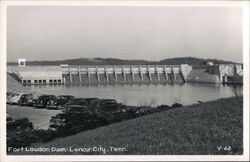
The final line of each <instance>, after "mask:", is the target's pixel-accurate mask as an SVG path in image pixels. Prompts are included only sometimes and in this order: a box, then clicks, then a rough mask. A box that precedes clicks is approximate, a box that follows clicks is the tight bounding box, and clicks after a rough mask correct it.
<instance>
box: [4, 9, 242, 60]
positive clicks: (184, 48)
mask: <svg viewBox="0 0 250 162" xmlns="http://www.w3.org/2000/svg"><path fill="white" fill-rule="evenodd" d="M242 55H243V54H242V10H241V8H238V7H153V6H151V7H135V6H133V7H131V6H130V7H128V6H127V7H126V6H115V7H112V6H9V7H8V9H7V61H9V62H10V61H17V59H18V58H25V59H26V60H27V61H34V60H63V59H72V58H95V57H101V58H119V59H143V60H148V61H159V60H162V59H166V58H173V57H189V56H190V57H198V58H216V59H223V60H228V61H236V62H242Z"/></svg>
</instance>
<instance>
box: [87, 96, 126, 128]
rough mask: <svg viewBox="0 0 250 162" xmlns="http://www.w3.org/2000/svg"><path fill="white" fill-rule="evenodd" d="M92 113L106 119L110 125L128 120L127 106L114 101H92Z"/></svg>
mask: <svg viewBox="0 0 250 162" xmlns="http://www.w3.org/2000/svg"><path fill="white" fill-rule="evenodd" d="M89 107H90V111H92V112H95V113H96V114H97V115H99V116H100V117H102V118H104V119H105V120H106V121H107V122H108V123H113V122H117V121H121V120H123V119H125V118H127V115H128V114H127V113H126V106H125V105H123V104H122V103H117V101H116V100H114V99H97V100H93V101H91V104H90V106H89Z"/></svg>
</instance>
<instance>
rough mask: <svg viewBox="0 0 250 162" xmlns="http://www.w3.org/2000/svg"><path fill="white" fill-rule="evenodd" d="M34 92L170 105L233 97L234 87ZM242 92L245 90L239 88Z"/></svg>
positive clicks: (79, 88)
mask: <svg viewBox="0 0 250 162" xmlns="http://www.w3.org/2000/svg"><path fill="white" fill-rule="evenodd" d="M30 88H31V89H32V91H35V92H37V93H39V94H54V95H63V94H65V95H66V94H67V95H73V96H75V97H82V98H85V97H98V98H113V99H116V100H117V101H118V102H122V103H124V104H128V105H136V106H142V105H150V104H152V106H157V105H161V104H167V105H171V104H173V103H175V102H179V103H182V104H184V105H190V104H194V103H197V101H202V102H205V101H211V100H215V99H219V98H226V97H231V96H234V94H235V87H233V86H229V85H223V84H200V83H195V84H194V83H184V84H123V85H118V84H116V85H98V86H94V85H93V86H81V85H71V86H69V85H31V86H30ZM236 88H237V91H238V92H242V87H241V86H237V87H236Z"/></svg>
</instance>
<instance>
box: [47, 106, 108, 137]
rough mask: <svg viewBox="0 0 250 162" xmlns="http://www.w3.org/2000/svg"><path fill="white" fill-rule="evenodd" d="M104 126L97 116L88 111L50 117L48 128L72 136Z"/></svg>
mask: <svg viewBox="0 0 250 162" xmlns="http://www.w3.org/2000/svg"><path fill="white" fill-rule="evenodd" d="M106 124H107V123H105V121H103V120H102V119H101V118H100V117H99V116H96V115H95V114H94V113H92V112H90V111H88V112H85V113H62V114H57V115H56V116H53V117H51V119H50V126H49V127H50V128H51V129H56V130H58V131H61V133H62V134H63V133H65V134H72V133H76V132H80V131H83V130H88V129H93V128H96V127H99V126H102V125H106Z"/></svg>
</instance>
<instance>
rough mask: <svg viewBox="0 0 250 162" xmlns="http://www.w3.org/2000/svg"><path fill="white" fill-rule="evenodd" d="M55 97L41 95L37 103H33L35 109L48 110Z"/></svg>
mask: <svg viewBox="0 0 250 162" xmlns="http://www.w3.org/2000/svg"><path fill="white" fill-rule="evenodd" d="M55 99H56V96H55V95H41V96H39V97H38V99H37V100H36V101H33V103H34V105H33V106H35V107H37V108H46V107H47V106H48V105H49V102H50V100H55Z"/></svg>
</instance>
